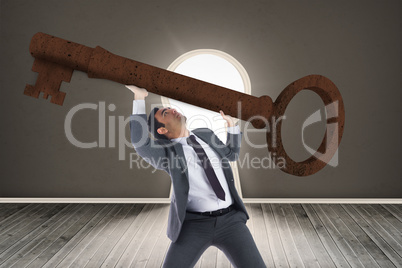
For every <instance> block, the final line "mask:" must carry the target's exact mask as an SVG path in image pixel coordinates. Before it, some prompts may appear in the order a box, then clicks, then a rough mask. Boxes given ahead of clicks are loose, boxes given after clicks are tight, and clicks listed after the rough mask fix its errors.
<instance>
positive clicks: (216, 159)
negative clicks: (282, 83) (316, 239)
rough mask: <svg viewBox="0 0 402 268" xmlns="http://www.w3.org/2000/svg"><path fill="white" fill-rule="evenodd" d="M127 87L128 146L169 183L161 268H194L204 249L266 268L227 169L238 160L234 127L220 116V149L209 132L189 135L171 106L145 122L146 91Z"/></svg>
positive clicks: (238, 264) (242, 264) (236, 128)
mask: <svg viewBox="0 0 402 268" xmlns="http://www.w3.org/2000/svg"><path fill="white" fill-rule="evenodd" d="M126 87H127V88H128V89H130V90H131V91H132V92H133V93H134V101H133V114H132V115H131V118H130V129H131V141H132V144H133V146H134V148H135V150H136V152H137V154H139V155H140V156H141V157H142V158H143V159H144V160H145V161H147V162H148V163H150V164H151V165H152V166H153V167H154V168H157V169H161V170H164V171H166V172H167V173H168V174H169V175H170V177H171V180H172V185H173V192H172V196H171V204H170V211H169V219H168V228H167V235H168V237H169V238H170V240H171V241H172V242H171V244H170V247H169V250H168V252H167V255H166V257H165V260H164V264H163V267H168V268H180V267H182V268H188V267H193V266H194V265H195V264H196V262H197V261H198V259H199V258H200V257H201V255H202V254H203V252H204V251H205V250H206V249H207V248H208V247H209V246H215V247H217V248H219V249H220V250H222V251H223V252H224V254H225V255H226V256H227V258H228V259H229V260H230V262H231V263H232V265H233V266H234V267H245V268H249V267H252V268H259V267H266V266H265V264H264V261H263V260H262V258H261V255H260V253H259V251H258V249H257V247H256V245H255V242H254V240H253V237H252V236H251V234H250V231H249V230H248V228H247V226H246V221H247V219H248V218H249V216H248V214H247V211H246V209H245V207H244V204H243V202H242V200H241V199H240V197H239V195H238V193H237V191H236V189H235V186H234V178H233V173H232V170H231V167H230V165H229V161H235V160H237V158H238V156H239V151H240V143H241V135H242V133H241V132H240V128H239V126H235V124H234V121H233V119H232V118H231V117H230V116H228V115H225V114H224V113H223V111H221V112H220V113H221V116H222V117H223V119H224V120H226V122H227V124H228V134H227V142H226V144H223V143H222V142H221V141H220V140H219V138H218V137H217V136H216V135H215V134H214V133H213V131H212V130H210V129H208V128H198V129H194V130H193V131H189V130H188V129H187V128H186V120H187V118H186V117H185V116H184V115H182V114H180V113H179V112H177V111H176V110H175V109H172V108H170V107H167V108H154V109H153V110H152V111H151V113H150V115H149V117H148V120H147V116H146V112H145V98H146V97H147V96H148V92H147V90H146V89H143V88H138V87H136V86H126ZM148 131H149V132H150V133H151V134H152V136H153V137H154V138H155V139H150V138H149V137H148Z"/></svg>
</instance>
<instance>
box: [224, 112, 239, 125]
mask: <svg viewBox="0 0 402 268" xmlns="http://www.w3.org/2000/svg"><path fill="white" fill-rule="evenodd" d="M220 113H221V116H222V118H223V119H225V120H226V122H227V124H228V127H234V126H235V125H236V122H237V120H235V119H234V118H233V117H231V116H230V115H225V113H224V112H223V111H222V110H220Z"/></svg>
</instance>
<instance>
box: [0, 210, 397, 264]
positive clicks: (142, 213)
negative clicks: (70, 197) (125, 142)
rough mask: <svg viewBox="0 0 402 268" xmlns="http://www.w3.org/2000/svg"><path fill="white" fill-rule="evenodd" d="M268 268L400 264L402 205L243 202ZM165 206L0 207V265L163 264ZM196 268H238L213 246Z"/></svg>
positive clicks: (253, 233)
mask: <svg viewBox="0 0 402 268" xmlns="http://www.w3.org/2000/svg"><path fill="white" fill-rule="evenodd" d="M246 208H247V210H248V212H249V215H250V220H249V221H248V222H247V226H248V227H249V229H250V233H251V234H252V235H253V237H254V239H255V242H256V244H257V247H258V249H259V250H260V252H261V255H262V257H263V259H264V261H265V263H266V265H267V267H306V268H310V267H323V268H327V267H381V268H383V267H387V268H388V267H389V268H393V267H397V268H399V267H402V205H399V204H398V205H396V204H353V205H348V204H246ZM168 213H169V205H167V204H0V267H1V268H11V267H17V268H25V267H29V268H36V267H47V268H54V267H62V268H64V267H80V268H81V267H86V268H92V267H93V268H98V267H123V268H126V267H135V268H137V267H138V268H140V267H148V268H157V267H161V265H162V263H163V260H164V258H165V255H166V252H167V250H168V247H169V245H170V240H169V239H168V238H167V236H166V228H167V217H168ZM195 267H197V268H210V267H217V268H230V267H233V266H232V265H231V264H230V262H229V260H228V259H227V258H226V256H225V254H224V253H223V252H222V251H220V250H218V249H217V248H216V247H210V248H208V249H207V250H206V251H205V252H204V254H203V255H202V256H201V258H200V259H199V260H198V262H197V264H196V266H195Z"/></svg>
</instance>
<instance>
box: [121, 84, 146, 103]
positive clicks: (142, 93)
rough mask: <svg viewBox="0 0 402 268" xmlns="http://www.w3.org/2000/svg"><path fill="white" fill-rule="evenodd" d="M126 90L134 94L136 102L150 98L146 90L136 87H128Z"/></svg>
mask: <svg viewBox="0 0 402 268" xmlns="http://www.w3.org/2000/svg"><path fill="white" fill-rule="evenodd" d="M126 88H128V89H129V90H131V91H132V92H133V93H134V99H135V100H143V99H145V97H147V96H148V91H147V90H146V89H145V88H140V87H137V86H134V85H126Z"/></svg>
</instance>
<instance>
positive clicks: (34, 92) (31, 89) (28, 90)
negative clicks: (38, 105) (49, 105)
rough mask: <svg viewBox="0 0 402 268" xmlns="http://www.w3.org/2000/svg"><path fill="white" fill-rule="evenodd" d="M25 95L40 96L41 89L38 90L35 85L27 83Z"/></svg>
mask: <svg viewBox="0 0 402 268" xmlns="http://www.w3.org/2000/svg"><path fill="white" fill-rule="evenodd" d="M24 95H27V96H30V97H34V98H39V91H38V90H36V88H35V87H34V86H32V85H28V84H27V85H26V86H25V90H24Z"/></svg>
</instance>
